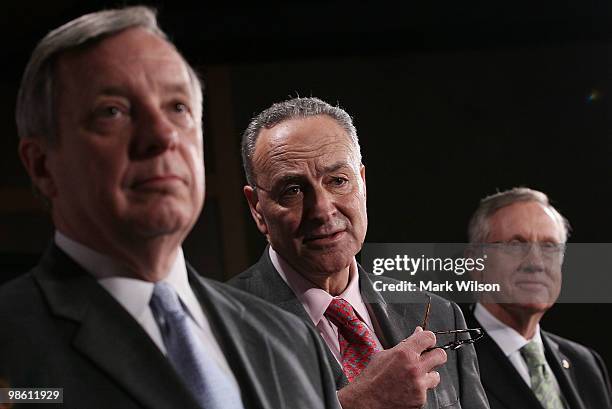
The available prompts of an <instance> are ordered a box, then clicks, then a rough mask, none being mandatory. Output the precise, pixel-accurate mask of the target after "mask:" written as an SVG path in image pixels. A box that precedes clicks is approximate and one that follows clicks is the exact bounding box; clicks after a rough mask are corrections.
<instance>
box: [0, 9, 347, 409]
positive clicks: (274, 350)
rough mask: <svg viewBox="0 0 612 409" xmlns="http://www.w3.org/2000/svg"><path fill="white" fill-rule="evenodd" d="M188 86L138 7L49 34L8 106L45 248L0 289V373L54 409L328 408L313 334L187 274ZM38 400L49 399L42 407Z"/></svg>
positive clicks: (192, 138) (196, 146) (329, 384)
mask: <svg viewBox="0 0 612 409" xmlns="http://www.w3.org/2000/svg"><path fill="white" fill-rule="evenodd" d="M201 114H202V90H201V86H200V83H199V80H198V78H197V76H196V75H195V73H194V71H193V69H192V68H191V67H190V66H189V65H188V64H187V63H186V62H185V60H184V59H183V58H182V56H181V55H180V54H179V53H178V51H177V50H176V49H175V47H174V46H173V45H172V44H171V43H170V42H169V41H168V40H167V38H166V36H165V35H164V34H163V33H162V32H161V31H160V29H159V28H158V27H157V23H156V20H155V14H154V13H153V12H152V11H151V10H149V9H147V8H144V7H132V8H126V9H120V10H108V11H103V12H98V13H92V14H88V15H85V16H82V17H80V18H78V19H76V20H73V21H71V22H69V23H67V24H66V25H64V26H62V27H60V28H58V29H56V30H54V31H52V32H51V33H49V34H48V35H47V36H46V37H45V38H44V39H43V40H42V41H41V42H40V43H39V45H38V46H37V48H36V49H35V51H34V53H33V55H32V58H31V60H30V62H29V64H28V66H27V68H26V72H25V75H24V78H23V82H22V86H21V89H20V92H19V97H18V102H17V124H18V129H19V134H20V138H21V139H20V144H19V153H20V156H21V159H22V161H23V163H24V165H25V167H26V169H27V171H28V173H29V175H30V177H31V179H32V182H33V184H34V186H35V187H36V189H37V190H38V191H39V193H40V194H41V195H42V196H43V197H44V198H45V200H46V201H47V202H48V204H49V208H50V213H51V217H52V219H53V223H54V225H55V228H56V233H55V237H54V242H53V244H52V245H51V246H50V248H49V249H48V250H47V252H46V253H45V255H44V256H43V258H42V260H41V262H40V264H39V265H38V266H37V267H35V268H34V269H33V270H32V271H31V272H30V273H28V274H26V275H24V276H23V277H20V278H18V279H16V280H14V281H12V282H9V283H7V284H6V285H4V286H3V287H2V288H0V328H2V330H1V331H0V378H4V380H5V381H6V382H7V383H8V385H9V386H10V387H13V388H17V387H21V388H23V387H56V388H63V405H62V407H65V408H74V409H76V408H88V409H95V408H134V409H135V408H159V409H167V408H194V409H195V408H206V409H212V408H216V409H240V408H267V409H277V408H304V409H311V408H334V407H337V396H336V392H335V389H334V388H333V381H332V380H331V372H330V369H329V366H328V363H327V360H326V358H325V356H324V350H323V346H322V345H321V342H320V340H319V338H318V335H317V334H316V333H315V332H314V331H312V329H310V328H308V327H307V326H306V325H304V323H303V322H301V321H300V320H298V319H296V318H295V317H293V316H291V315H290V314H287V313H285V312H283V311H281V310H278V309H276V308H275V307H273V306H271V305H269V304H267V303H264V302H262V301H261V300H258V299H257V298H255V297H252V296H250V295H248V294H244V293H242V292H239V291H236V290H235V289H233V288H229V287H228V286H225V285H223V284H219V283H214V282H212V281H209V280H205V279H202V278H200V277H199V276H198V275H197V274H196V273H195V272H194V271H193V270H192V269H190V268H189V267H188V266H187V265H186V262H185V259H184V257H183V254H182V251H181V243H182V241H183V239H184V238H185V236H186V235H187V233H188V232H189V230H190V229H191V227H192V226H193V224H194V223H195V221H196V219H197V218H198V215H199V213H200V210H201V208H202V205H203V201H204V164H203V152H202V127H201ZM47 402H48V401H47Z"/></svg>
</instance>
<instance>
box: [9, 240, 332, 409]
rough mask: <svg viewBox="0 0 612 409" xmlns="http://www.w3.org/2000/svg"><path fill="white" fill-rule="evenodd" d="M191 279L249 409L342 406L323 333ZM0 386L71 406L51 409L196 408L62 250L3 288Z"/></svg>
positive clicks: (125, 317)
mask: <svg viewBox="0 0 612 409" xmlns="http://www.w3.org/2000/svg"><path fill="white" fill-rule="evenodd" d="M189 280H190V284H191V286H192V288H193V289H194V292H195V294H196V296H197V297H198V299H199V300H200V302H201V305H202V308H203V309H204V311H205V314H206V315H207V317H208V319H209V321H210V324H211V327H212V328H213V331H214V333H215V336H216V337H217V340H218V342H219V344H220V346H221V348H222V350H223V351H224V353H225V356H226V358H227V360H228V363H229V365H230V367H231V369H232V371H233V372H234V375H235V376H236V379H237V381H238V383H239V385H240V387H241V390H242V396H243V402H244V404H245V406H246V407H247V408H262V409H263V408H266V409H278V408H287V409H293V408H304V409H311V408H324V407H325V408H327V407H329V408H336V407H338V406H337V405H338V404H337V396H336V390H335V388H334V383H333V379H332V375H331V371H330V368H329V365H328V364H327V360H326V357H325V352H324V346H323V344H322V342H321V340H320V337H319V336H318V334H317V333H316V332H314V331H312V329H311V328H308V327H307V326H306V325H304V323H303V322H302V321H301V320H299V319H296V318H295V317H294V316H292V315H291V314H287V313H286V312H284V311H281V310H280V309H278V308H276V307H274V306H272V305H270V304H268V303H265V302H263V301H261V300H259V299H257V298H255V297H253V296H251V295H249V294H246V293H244V292H241V291H238V290H236V289H234V288H230V287H229V286H227V285H225V284H221V283H216V282H213V281H210V280H206V279H203V278H201V277H198V276H197V275H196V274H194V272H193V271H190V273H189ZM0 378H4V379H5V380H7V381H8V383H9V384H10V385H11V386H13V387H60V388H64V404H63V405H57V406H56V405H51V404H49V405H46V406H45V407H49V408H52V407H58V408H63V409H96V408H105V409H108V408H126V409H131V408H151V409H170V408H180V409H197V408H198V405H197V403H196V402H195V400H194V399H193V398H192V396H191V395H190V393H189V391H188V390H187V389H186V387H185V386H184V384H183V383H182V382H181V380H180V378H179V377H178V376H177V374H176V372H175V371H174V369H173V368H172V366H171V365H170V363H169V361H168V360H167V359H166V358H165V356H164V355H163V354H162V353H161V352H160V350H159V349H158V348H157V346H156V345H155V344H154V342H153V341H152V340H151V338H150V337H149V336H148V335H147V333H146V332H145V331H144V329H143V328H142V327H141V326H140V325H139V324H138V323H137V322H136V321H135V320H134V319H133V318H132V317H131V315H130V314H129V313H128V312H127V311H126V310H125V309H123V307H122V306H121V305H120V304H119V303H118V302H117V301H116V300H115V299H114V298H113V297H112V296H111V295H110V294H109V293H108V292H107V291H106V290H105V289H104V288H103V287H101V286H100V285H99V284H98V283H97V282H96V280H95V279H94V278H93V277H92V276H91V275H89V274H87V273H86V272H85V271H83V269H82V268H81V267H80V266H79V265H77V264H76V263H75V262H74V261H73V260H72V259H70V258H69V257H68V256H67V255H66V254H65V253H63V252H62V251H61V250H59V249H58V248H57V247H56V246H55V245H52V246H51V248H50V249H49V250H48V251H47V252H46V254H45V255H44V256H43V258H42V260H41V262H40V264H39V265H38V266H37V267H35V268H34V269H33V270H32V271H31V272H29V273H27V274H26V275H24V276H22V277H20V278H17V279H15V280H13V281H11V282H9V283H7V284H5V285H4V286H2V287H0ZM36 407H38V406H36Z"/></svg>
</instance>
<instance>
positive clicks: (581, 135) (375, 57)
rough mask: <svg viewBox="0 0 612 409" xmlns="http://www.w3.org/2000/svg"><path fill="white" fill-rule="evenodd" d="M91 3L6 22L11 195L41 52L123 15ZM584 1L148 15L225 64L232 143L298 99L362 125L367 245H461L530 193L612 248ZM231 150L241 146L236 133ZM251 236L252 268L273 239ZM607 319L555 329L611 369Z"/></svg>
mask: <svg viewBox="0 0 612 409" xmlns="http://www.w3.org/2000/svg"><path fill="white" fill-rule="evenodd" d="M83 3H84V2H79V1H67V0H66V1H59V2H53V4H52V5H44V4H36V3H35V2H20V3H14V4H11V5H8V6H7V7H6V9H5V10H3V13H2V35H3V38H4V40H5V41H4V47H3V51H2V54H3V67H2V72H3V74H4V75H3V78H2V79H1V80H0V86H1V87H2V88H1V90H2V95H1V98H2V101H1V102H0V107H2V108H3V114H2V126H3V130H4V132H5V138H3V142H2V145H1V146H2V148H3V153H2V154H1V155H2V156H1V157H2V160H1V161H0V174H1V175H2V178H3V180H2V186H5V187H6V186H8V187H11V186H20V185H23V184H26V183H27V181H26V178H25V175H24V173H23V171H22V170H21V168H20V166H19V164H18V163H17V158H16V155H15V147H16V140H15V138H14V137H12V134H14V125H13V119H12V116H13V109H14V108H13V106H14V98H15V93H16V89H17V84H18V80H19V78H20V75H21V71H22V70H23V67H24V65H25V62H26V60H27V58H28V56H29V53H30V52H31V50H32V48H33V46H34V44H35V42H36V41H37V40H38V39H39V38H41V37H42V36H43V35H44V34H45V33H46V32H47V31H48V30H49V29H51V28H53V27H55V26H57V25H59V24H61V23H63V22H65V21H67V20H68V19H70V18H72V17H75V16H77V15H80V14H82V13H84V12H87V11H92V10H96V9H99V8H100V7H103V6H112V5H117V2H109V1H92V2H88V3H86V4H83ZM127 3H133V2H127ZM145 3H152V2H145ZM585 3H586V2H582V1H575V2H538V4H528V3H525V4H522V3H521V2H501V3H498V4H496V5H490V4H488V3H485V2H482V3H478V2H475V3H471V4H470V5H465V4H461V5H452V6H451V5H445V4H444V3H440V2H436V4H435V6H420V7H416V6H413V5H411V6H410V8H406V9H398V8H397V6H396V5H393V4H386V3H384V2H377V3H376V4H375V5H373V4H361V5H355V4H353V3H352V2H331V3H329V2H325V3H317V2H303V3H300V2H283V3H274V2H271V3H266V5H265V6H261V5H250V6H244V5H241V4H239V3H234V2H228V3H224V4H214V5H212V4H206V3H202V2H198V3H196V2H194V3H181V4H178V3H176V2H173V3H167V4H165V3H163V2H153V3H152V4H155V5H157V6H158V7H159V9H160V20H161V23H162V26H163V27H164V28H165V29H166V31H168V32H169V33H170V34H171V35H172V37H173V39H174V40H175V41H176V43H177V44H178V47H179V49H181V50H183V51H184V53H185V54H186V56H187V58H188V59H189V60H190V61H191V62H193V63H194V64H196V65H199V66H201V67H203V68H204V72H205V71H206V67H207V66H210V65H215V64H217V65H218V64H223V65H225V66H227V69H228V71H229V73H230V78H231V81H230V84H231V90H229V92H231V95H232V101H233V105H232V108H231V109H232V110H233V118H234V120H235V124H234V125H235V129H236V130H240V129H243V128H244V127H245V126H246V124H247V122H248V119H249V117H250V116H251V115H252V114H253V113H255V112H257V111H259V110H261V109H263V108H265V107H267V106H268V105H269V104H271V103H272V102H275V101H278V100H280V99H284V98H286V97H289V96H296V95H301V96H305V95H313V96H318V97H321V98H323V99H326V100H327V101H329V102H338V103H339V104H340V105H341V106H342V107H344V108H345V109H346V110H347V111H348V112H349V113H351V114H352V115H353V116H354V117H355V122H356V126H357V129H358V133H359V136H360V139H361V143H362V153H363V156H364V163H365V165H366V169H367V182H368V185H367V186H368V214H369V222H370V225H369V230H368V237H367V240H368V241H370V242H464V241H465V240H466V237H465V226H466V223H467V220H468V218H469V216H470V214H471V212H472V211H473V210H474V208H475V206H476V204H477V202H478V200H479V198H481V197H483V196H484V195H487V194H490V193H493V192H494V191H495V190H496V189H506V188H510V187H513V186H519V185H522V186H529V187H533V188H536V189H539V190H542V191H544V192H546V193H547V194H549V196H550V197H551V198H552V200H553V201H554V203H555V205H556V206H557V207H558V209H559V210H560V211H561V212H562V213H563V214H564V215H565V216H566V217H567V218H568V219H569V220H570V222H571V224H572V226H573V233H572V237H571V240H572V241H574V242H610V241H611V240H612V237H610V236H611V235H612V233H611V231H610V228H609V225H610V217H609V215H608V207H609V201H610V198H612V183H610V165H609V162H610V160H609V157H610V153H611V150H612V146H611V143H612V142H611V138H610V136H611V135H610V131H611V129H612V127H611V123H610V121H611V119H612V118H611V115H610V108H611V107H610V104H611V103H612V102H611V101H612V99H611V97H612V95H611V94H610V92H612V87H611V85H612V84H611V81H612V77H611V74H610V73H611V69H612V62H611V61H610V52H611V51H612V49H611V47H612V41H611V40H612V11H611V9H610V6H609V5H608V4H607V2H605V1H599V2H590V3H588V4H585ZM228 137H233V138H235V141H236V148H237V146H238V138H239V136H238V134H237V133H236V134H235V135H228ZM243 217H244V218H245V219H248V218H249V215H248V212H247V210H246V207H244V212H243ZM36 223H38V222H36ZM248 226H249V228H248V231H247V233H246V234H247V238H248V246H249V254H250V256H251V259H252V260H255V259H256V258H257V257H258V256H259V253H260V251H261V248H262V246H263V241H262V239H261V237H259V234H258V232H257V231H256V230H255V228H254V226H253V224H252V222H251V221H250V220H248ZM234 273H235V272H234ZM611 301H612V296H611ZM611 312H612V307H611V304H601V305H589V304H580V305H558V306H555V307H554V308H553V310H552V311H551V312H550V313H549V314H548V315H547V317H546V318H545V322H544V326H545V328H547V329H549V330H551V331H553V332H557V333H559V334H561V335H564V336H567V337H569V338H572V339H575V340H578V341H580V342H583V343H585V344H588V345H591V346H593V347H595V348H596V349H598V350H599V351H600V352H601V353H602V355H604V357H605V359H606V360H607V362H608V364H609V365H610V364H611V363H612V350H611V349H610V346H609V343H608V342H607V341H606V340H605V338H604V337H603V336H602V333H601V331H600V329H601V328H602V327H604V326H605V325H606V322H607V320H605V319H603V320H602V317H605V316H607V315H608V314H610V313H611Z"/></svg>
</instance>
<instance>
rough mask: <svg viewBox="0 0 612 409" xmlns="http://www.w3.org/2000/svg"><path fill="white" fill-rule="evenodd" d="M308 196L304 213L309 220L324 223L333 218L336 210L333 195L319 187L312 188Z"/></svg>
mask: <svg viewBox="0 0 612 409" xmlns="http://www.w3.org/2000/svg"><path fill="white" fill-rule="evenodd" d="M308 196H309V198H308V200H307V203H306V211H307V215H308V218H309V219H311V220H317V221H320V222H322V223H325V222H327V221H328V220H329V219H330V218H331V217H332V216H334V214H335V213H336V211H337V209H336V203H335V200H334V196H333V194H331V193H330V192H328V191H327V190H325V189H324V188H323V187H321V186H319V187H315V188H313V189H312V190H311V192H310V194H309V195H308Z"/></svg>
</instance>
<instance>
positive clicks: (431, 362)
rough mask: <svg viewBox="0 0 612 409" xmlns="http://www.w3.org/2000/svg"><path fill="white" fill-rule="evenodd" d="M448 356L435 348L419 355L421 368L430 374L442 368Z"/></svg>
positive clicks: (443, 351)
mask: <svg viewBox="0 0 612 409" xmlns="http://www.w3.org/2000/svg"><path fill="white" fill-rule="evenodd" d="M447 359H448V355H446V351H445V350H443V349H442V348H435V349H432V350H430V351H427V352H424V353H423V354H421V367H422V368H423V369H424V370H425V371H427V372H430V371H432V370H433V369H435V368H437V367H439V366H442V365H444V364H445V363H446V360H447Z"/></svg>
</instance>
